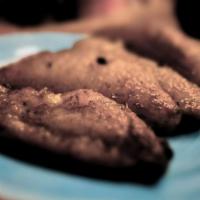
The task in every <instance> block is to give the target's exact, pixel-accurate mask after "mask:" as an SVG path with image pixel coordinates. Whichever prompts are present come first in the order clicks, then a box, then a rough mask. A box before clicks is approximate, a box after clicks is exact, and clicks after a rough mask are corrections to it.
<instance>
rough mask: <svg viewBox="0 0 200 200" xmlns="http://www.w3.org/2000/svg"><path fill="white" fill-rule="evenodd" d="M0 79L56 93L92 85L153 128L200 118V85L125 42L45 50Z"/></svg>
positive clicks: (99, 41)
mask: <svg viewBox="0 0 200 200" xmlns="http://www.w3.org/2000/svg"><path fill="white" fill-rule="evenodd" d="M0 83H1V84H4V85H8V86H10V87H11V88H23V87H27V86H30V87H33V88H35V89H42V88H44V87H48V88H49V89H50V90H52V91H54V92H66V91H71V90H76V89H92V90H94V91H97V92H99V93H102V94H103V95H104V96H106V97H109V98H111V99H113V100H115V101H116V102H118V103H121V104H125V105H127V106H128V107H129V108H130V109H131V110H132V111H134V112H135V113H136V114H137V115H138V116H140V117H141V118H142V119H144V120H145V121H146V122H148V123H149V124H150V125H152V126H155V127H156V126H158V127H165V128H168V129H170V128H174V127H176V126H178V125H179V124H180V121H181V118H182V116H184V115H189V116H193V117H195V118H197V119H199V117H200V106H199V102H200V89H199V88H198V86H196V85H195V84H193V83H191V82H189V81H188V80H186V79H185V78H183V77H182V76H181V75H179V74H178V73H177V72H175V71H173V70H172V69H170V68H168V67H167V66H163V67H162V68H160V67H158V65H157V64H156V63H155V62H154V61H151V60H149V59H145V58H142V57H140V56H137V55H136V54H131V53H129V52H128V51H126V50H125V49H124V48H123V46H122V45H121V43H120V42H111V41H108V40H105V39H102V38H88V39H85V40H82V41H80V42H78V43H76V44H75V45H74V47H73V48H72V49H69V50H63V51H60V52H57V53H52V52H42V53H39V54H36V55H33V56H30V57H27V58H24V59H22V60H20V61H19V62H16V63H14V64H10V65H8V66H5V67H4V68H3V69H1V70H0Z"/></svg>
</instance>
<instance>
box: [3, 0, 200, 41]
mask: <svg viewBox="0 0 200 200" xmlns="http://www.w3.org/2000/svg"><path fill="white" fill-rule="evenodd" d="M79 1H80V0H40V1H37V0H0V19H1V20H4V21H7V22H12V23H14V24H17V25H21V26H27V25H37V24H40V23H42V22H45V21H48V20H55V21H66V20H71V19H76V18H78V12H79V4H80V2H79ZM163 1H165V0H163ZM82 2H83V1H82ZM176 13H177V16H178V19H179V22H180V24H181V26H182V28H183V30H184V31H185V32H186V33H188V34H189V35H191V36H193V37H196V38H200V28H199V27H200V24H199V21H198V20H199V19H200V6H199V1H198V0H177V6H176Z"/></svg>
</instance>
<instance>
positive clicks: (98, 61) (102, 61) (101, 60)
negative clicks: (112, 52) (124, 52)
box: [97, 57, 108, 65]
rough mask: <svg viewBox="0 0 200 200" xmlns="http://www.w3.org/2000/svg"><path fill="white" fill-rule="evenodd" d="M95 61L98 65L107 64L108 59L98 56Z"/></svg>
mask: <svg viewBox="0 0 200 200" xmlns="http://www.w3.org/2000/svg"><path fill="white" fill-rule="evenodd" d="M97 63H98V64H99V65H106V64H108V61H107V60H106V59H105V58H104V57H98V58H97Z"/></svg>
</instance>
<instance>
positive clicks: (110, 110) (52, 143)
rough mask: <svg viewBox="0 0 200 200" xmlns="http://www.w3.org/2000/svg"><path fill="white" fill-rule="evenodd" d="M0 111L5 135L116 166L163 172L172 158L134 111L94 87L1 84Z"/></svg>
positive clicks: (83, 159)
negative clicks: (142, 166)
mask: <svg viewBox="0 0 200 200" xmlns="http://www.w3.org/2000/svg"><path fill="white" fill-rule="evenodd" d="M0 110H1V112H0V126H1V129H3V133H4V134H5V135H6V136H11V137H14V138H18V139H20V140H23V141H25V142H28V143H32V144H35V145H38V146H41V147H43V148H47V149H50V150H53V151H56V152H59V153H62V154H65V155H68V156H71V157H73V158H75V159H78V160H82V161H85V162H90V163H95V164H98V165H102V166H107V167H115V168H116V167H134V166H136V165H137V166H140V163H141V164H144V163H146V164H147V166H152V167H153V166H155V167H157V168H158V169H159V173H160V171H162V172H163V171H165V169H166V166H167V164H168V162H169V160H170V157H171V151H170V149H169V147H168V145H167V144H166V142H165V141H164V140H162V139H158V138H157V137H156V136H155V135H154V133H153V132H152V131H151V129H150V128H148V127H147V125H146V124H145V123H144V122H143V121H142V120H140V119H139V118H138V117H137V116H136V115H135V114H134V113H133V112H131V111H130V110H129V109H127V108H126V107H125V106H122V105H119V104H117V103H116V102H114V101H112V100H110V99H108V98H106V97H104V96H103V95H101V94H99V93H96V92H93V91H91V90H77V91H73V92H69V93H63V94H60V93H58V94H55V93H52V92H49V91H48V90H47V89H43V90H41V91H36V90H34V89H31V88H25V89H22V90H14V91H10V90H8V89H5V88H4V87H1V88H0ZM1 134H2V133H1ZM145 170H146V172H145ZM144 173H151V168H149V169H148V167H147V168H146V169H144Z"/></svg>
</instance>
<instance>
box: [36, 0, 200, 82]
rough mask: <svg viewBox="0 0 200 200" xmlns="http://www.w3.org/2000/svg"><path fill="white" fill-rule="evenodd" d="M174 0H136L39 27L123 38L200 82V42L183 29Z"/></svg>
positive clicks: (133, 46) (193, 80) (138, 49)
mask: <svg viewBox="0 0 200 200" xmlns="http://www.w3.org/2000/svg"><path fill="white" fill-rule="evenodd" d="M175 2H176V1H175V0H165V1H163V0H148V1H144V0H134V1H130V5H129V6H127V7H128V8H127V9H125V10H122V11H120V12H119V13H115V14H114V15H111V16H110V15H108V16H107V15H104V16H101V17H96V18H94V17H91V18H89V19H83V20H79V21H74V22H70V23H67V24H66V23H64V24H61V25H57V26H55V25H54V26H46V27H41V28H38V30H40V29H41V30H48V31H49V30H50V31H52V30H53V31H64V32H81V33H83V32H86V33H90V34H95V35H101V36H104V37H107V38H112V39H116V38H118V39H122V40H123V41H124V42H125V43H127V44H128V46H129V48H130V49H131V50H134V51H137V52H138V53H140V54H142V55H143V56H147V57H150V58H153V59H155V60H156V61H157V62H158V63H164V64H168V65H170V67H172V68H173V69H174V70H176V71H178V72H179V73H180V74H181V75H183V76H184V77H186V78H187V79H188V80H190V81H192V82H194V83H196V84H197V85H200V59H199V52H200V43H199V41H198V40H195V39H193V38H191V37H189V36H188V35H186V34H185V33H184V31H183V30H181V28H180V25H179V23H178V20H177V17H176V14H175V4H176V3H175Z"/></svg>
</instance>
